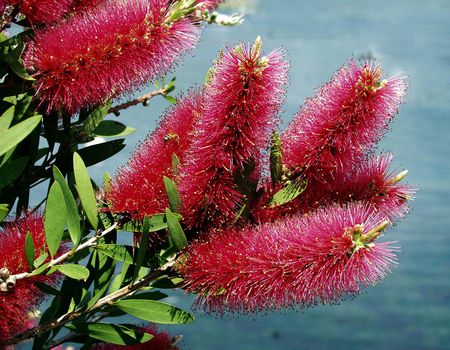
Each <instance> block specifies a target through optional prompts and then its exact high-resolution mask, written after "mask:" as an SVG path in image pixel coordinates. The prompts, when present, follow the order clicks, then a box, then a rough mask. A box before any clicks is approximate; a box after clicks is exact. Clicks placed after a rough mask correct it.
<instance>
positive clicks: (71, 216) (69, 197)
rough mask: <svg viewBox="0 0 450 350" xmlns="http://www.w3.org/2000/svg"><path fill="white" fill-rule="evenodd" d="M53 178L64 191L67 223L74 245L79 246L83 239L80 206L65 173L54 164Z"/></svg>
mask: <svg viewBox="0 0 450 350" xmlns="http://www.w3.org/2000/svg"><path fill="white" fill-rule="evenodd" d="M53 178H54V179H55V181H56V182H57V183H58V184H59V186H60V187H61V190H62V193H63V195H64V201H65V203H66V223H67V228H68V229H69V234H70V239H71V240H72V242H73V244H74V246H75V247H76V246H78V244H79V243H80V240H81V229H80V215H79V214H78V206H77V203H76V202H75V198H74V197H73V194H72V192H71V191H70V188H69V185H67V183H66V181H65V179H64V176H63V174H62V173H61V171H60V170H59V169H58V168H57V167H56V166H53Z"/></svg>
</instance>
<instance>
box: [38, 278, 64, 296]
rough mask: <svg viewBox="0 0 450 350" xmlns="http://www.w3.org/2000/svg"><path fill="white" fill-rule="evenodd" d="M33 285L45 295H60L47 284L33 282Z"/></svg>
mask: <svg viewBox="0 0 450 350" xmlns="http://www.w3.org/2000/svg"><path fill="white" fill-rule="evenodd" d="M33 283H34V284H35V285H36V287H38V288H39V289H40V290H42V291H43V292H44V293H47V294H50V295H60V294H61V292H60V291H59V290H58V289H56V288H53V287H52V286H49V285H48V284H45V283H42V282H39V281H34V282H33Z"/></svg>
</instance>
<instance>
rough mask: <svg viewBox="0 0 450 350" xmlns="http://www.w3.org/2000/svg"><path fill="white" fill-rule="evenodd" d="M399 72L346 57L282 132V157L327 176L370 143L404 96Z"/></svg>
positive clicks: (292, 164)
mask: <svg viewBox="0 0 450 350" xmlns="http://www.w3.org/2000/svg"><path fill="white" fill-rule="evenodd" d="M405 88H406V84H405V82H404V81H403V79H402V78H400V77H391V78H389V79H387V80H386V79H383V78H382V70H381V67H380V66H378V65H376V64H374V63H367V64H365V65H363V66H358V65H357V64H356V63H355V62H354V61H350V62H349V63H348V64H347V65H346V66H344V67H342V68H341V69H340V70H339V71H338V72H337V73H336V75H335V76H334V77H333V79H332V81H331V82H329V83H327V84H325V85H323V86H322V87H321V88H320V90H319V92H318V94H317V95H316V96H315V97H314V98H311V99H309V100H307V101H306V103H305V105H304V106H303V108H302V109H301V110H300V112H299V113H298V114H297V116H296V117H295V118H294V120H293V121H292V122H291V123H290V124H289V125H288V127H287V129H286V131H285V132H284V133H283V135H282V141H283V151H284V160H285V163H286V165H288V166H289V167H291V168H293V170H294V171H296V172H297V173H302V174H306V175H307V176H308V177H316V178H318V179H320V178H321V176H326V174H328V173H330V172H334V171H336V170H339V169H340V168H343V167H345V165H347V164H349V163H351V162H352V161H353V160H354V159H355V158H357V157H358V156H361V154H364V153H365V152H367V150H368V149H371V148H372V147H373V146H374V145H375V143H376V142H377V141H378V140H379V139H380V137H381V136H382V134H383V133H384V132H385V131H386V129H387V127H388V124H389V122H390V121H391V120H392V119H393V118H394V116H395V114H396V113H397V112H398V108H399V106H400V104H401V103H402V102H403V96H404V94H405Z"/></svg>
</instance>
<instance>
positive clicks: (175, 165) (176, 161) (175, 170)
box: [172, 153, 181, 176]
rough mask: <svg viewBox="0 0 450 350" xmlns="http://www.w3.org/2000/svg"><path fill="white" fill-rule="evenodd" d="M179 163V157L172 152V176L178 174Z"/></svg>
mask: <svg viewBox="0 0 450 350" xmlns="http://www.w3.org/2000/svg"><path fill="white" fill-rule="evenodd" d="M180 165H181V161H180V158H178V156H177V155H176V154H175V153H174V154H173V155H172V173H173V175H174V176H178V175H180V171H179V167H180Z"/></svg>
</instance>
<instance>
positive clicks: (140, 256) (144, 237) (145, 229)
mask: <svg viewBox="0 0 450 350" xmlns="http://www.w3.org/2000/svg"><path fill="white" fill-rule="evenodd" d="M149 230H150V220H149V218H148V217H147V216H145V217H144V219H143V220H142V234H141V241H140V242H139V250H138V253H137V258H136V266H135V269H134V274H133V282H134V281H135V280H136V278H137V277H138V275H139V271H140V269H141V266H142V262H143V261H144V257H145V253H146V252H147V247H148V234H149Z"/></svg>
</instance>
